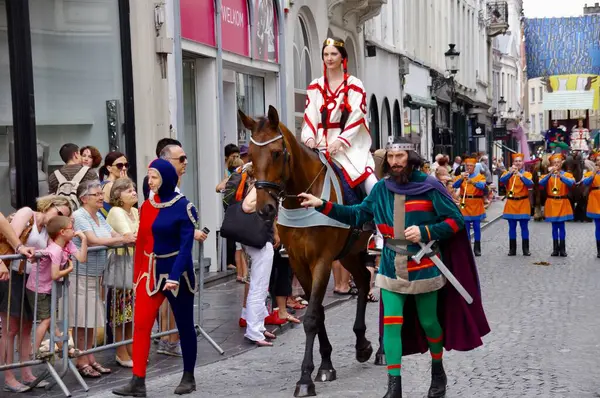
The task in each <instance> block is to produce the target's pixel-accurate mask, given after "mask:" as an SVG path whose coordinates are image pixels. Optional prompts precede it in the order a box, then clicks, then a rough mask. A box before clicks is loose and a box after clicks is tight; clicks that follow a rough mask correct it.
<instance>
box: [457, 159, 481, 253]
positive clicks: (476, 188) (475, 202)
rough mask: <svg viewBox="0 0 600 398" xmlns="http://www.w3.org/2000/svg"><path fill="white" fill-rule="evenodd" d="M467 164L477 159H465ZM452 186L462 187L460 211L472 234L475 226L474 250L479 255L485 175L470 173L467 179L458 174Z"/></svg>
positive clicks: (468, 231) (472, 163)
mask: <svg viewBox="0 0 600 398" xmlns="http://www.w3.org/2000/svg"><path fill="white" fill-rule="evenodd" d="M465 164H467V165H469V164H471V165H476V164H477V160H476V159H474V158H468V159H465ZM452 187H453V188H454V189H458V188H460V199H461V201H460V211H461V213H462V215H463V218H464V219H465V229H466V230H467V234H470V233H471V232H470V231H471V226H473V235H474V237H475V243H474V252H475V255H476V256H479V255H481V220H483V219H484V218H485V207H484V206H483V196H484V190H485V176H483V175H482V174H478V173H473V174H471V175H469V177H468V178H467V179H463V177H462V176H458V177H456V178H455V180H454V184H452Z"/></svg>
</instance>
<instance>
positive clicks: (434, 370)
mask: <svg viewBox="0 0 600 398" xmlns="http://www.w3.org/2000/svg"><path fill="white" fill-rule="evenodd" d="M447 383H448V379H447V378H446V372H444V365H443V363H442V362H432V363H431V387H429V392H428V393H427V398H443V397H445V396H446V384H447Z"/></svg>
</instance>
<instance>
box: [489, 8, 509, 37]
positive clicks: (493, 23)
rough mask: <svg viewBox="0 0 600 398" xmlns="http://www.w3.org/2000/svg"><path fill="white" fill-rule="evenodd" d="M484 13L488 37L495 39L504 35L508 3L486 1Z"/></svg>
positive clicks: (506, 24) (506, 25) (506, 27)
mask: <svg viewBox="0 0 600 398" xmlns="http://www.w3.org/2000/svg"><path fill="white" fill-rule="evenodd" d="M486 11H487V12H486V25H487V33H488V36H491V37H495V36H499V35H503V34H505V33H506V31H507V30H508V2H506V1H488V2H487V4H486Z"/></svg>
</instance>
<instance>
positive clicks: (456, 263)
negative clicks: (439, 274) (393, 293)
mask: <svg viewBox="0 0 600 398" xmlns="http://www.w3.org/2000/svg"><path fill="white" fill-rule="evenodd" d="M385 186H386V188H387V189H389V190H390V191H392V192H394V193H397V194H400V195H420V194H423V193H425V192H428V191H430V190H432V189H435V190H437V191H438V192H440V193H441V194H442V195H443V196H444V197H446V198H447V199H448V200H450V201H452V203H454V201H453V200H452V197H451V196H450V194H449V193H448V191H447V190H446V188H445V187H444V185H442V183H440V182H439V181H438V180H437V179H436V178H434V177H432V176H427V178H426V179H425V181H422V182H409V183H408V184H403V185H399V184H396V183H395V182H394V181H393V180H391V179H386V180H385ZM440 250H441V253H442V259H443V261H444V264H445V265H446V267H448V269H449V270H450V272H452V274H453V275H454V276H455V277H456V279H458V281H459V282H460V283H461V284H462V285H463V286H464V288H465V289H466V290H467V292H469V294H470V295H471V296H472V297H473V304H470V305H469V304H467V302H466V301H465V300H464V299H463V298H462V296H461V295H460V294H459V293H458V291H457V290H456V289H455V288H454V287H453V286H452V285H451V284H450V283H449V282H447V283H446V285H445V286H444V287H443V288H442V289H441V290H439V292H438V319H439V321H440V325H441V326H442V330H443V333H444V348H445V349H446V350H447V351H450V350H458V351H470V350H472V349H474V348H477V347H479V346H481V345H482V344H483V341H482V340H481V338H482V337H483V336H485V335H486V334H488V333H489V332H490V327H489V325H488V322H487V319H486V317H485V312H484V311H483V305H482V302H481V290H480V286H479V276H478V274H477V266H476V265H475V257H473V251H472V250H471V242H470V240H469V237H468V236H467V232H466V230H465V229H461V230H460V231H459V232H457V233H456V234H455V235H454V236H453V237H451V238H450V239H446V240H444V241H440ZM403 326H404V327H403V328H402V355H410V354H416V353H424V352H427V351H428V350H429V346H428V345H427V338H426V336H425V333H424V332H423V329H422V327H421V324H420V323H419V319H418V317H417V311H416V306H415V300H414V296H413V295H409V296H408V298H407V301H406V304H405V305H404V325H403Z"/></svg>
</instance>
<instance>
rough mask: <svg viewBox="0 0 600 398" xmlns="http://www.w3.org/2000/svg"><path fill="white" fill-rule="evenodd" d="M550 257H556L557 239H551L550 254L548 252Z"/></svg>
mask: <svg viewBox="0 0 600 398" xmlns="http://www.w3.org/2000/svg"><path fill="white" fill-rule="evenodd" d="M550 255H551V256H552V257H558V241H557V240H553V241H552V254H550Z"/></svg>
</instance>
